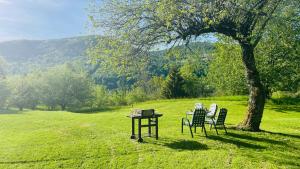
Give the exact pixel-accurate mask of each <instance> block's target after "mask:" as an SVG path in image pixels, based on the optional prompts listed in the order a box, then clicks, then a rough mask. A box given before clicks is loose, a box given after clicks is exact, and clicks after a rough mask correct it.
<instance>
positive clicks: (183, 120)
mask: <svg viewBox="0 0 300 169" xmlns="http://www.w3.org/2000/svg"><path fill="white" fill-rule="evenodd" d="M185 121H187V122H188V124H189V125H190V124H191V123H190V120H189V119H188V118H182V123H183V124H184V122H185Z"/></svg>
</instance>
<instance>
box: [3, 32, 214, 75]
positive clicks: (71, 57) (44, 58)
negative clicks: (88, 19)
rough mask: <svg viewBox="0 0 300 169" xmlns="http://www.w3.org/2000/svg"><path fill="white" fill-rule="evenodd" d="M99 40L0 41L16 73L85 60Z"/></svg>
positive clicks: (206, 47)
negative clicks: (88, 52)
mask: <svg viewBox="0 0 300 169" xmlns="http://www.w3.org/2000/svg"><path fill="white" fill-rule="evenodd" d="M96 39H97V37H96V36H81V37H72V38H64V39H53V40H17V41H8V42H0V57H2V58H3V59H4V60H5V61H6V62H7V64H8V65H9V71H8V72H10V73H16V74H19V73H26V72H28V70H32V69H46V68H48V67H51V66H55V65H60V64H64V63H69V62H74V61H80V63H86V61H87V57H86V55H87V54H86V50H87V49H88V48H89V47H91V46H93V45H94V44H95V43H96ZM190 47H191V48H192V49H194V50H197V51H201V53H202V54H203V53H208V52H210V51H211V50H212V49H213V45H212V44H211V43H207V42H197V43H191V44H190ZM179 48H183V47H182V46H181V47H179ZM164 52H165V50H163V51H158V52H153V54H154V55H156V59H158V60H159V56H161V55H163V53H164ZM157 57H158V58H157Z"/></svg>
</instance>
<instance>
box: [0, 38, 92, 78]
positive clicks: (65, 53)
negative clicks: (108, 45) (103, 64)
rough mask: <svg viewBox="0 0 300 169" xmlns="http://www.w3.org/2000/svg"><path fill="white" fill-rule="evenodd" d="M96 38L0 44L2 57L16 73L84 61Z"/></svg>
mask: <svg viewBox="0 0 300 169" xmlns="http://www.w3.org/2000/svg"><path fill="white" fill-rule="evenodd" d="M95 41H96V37H95V36H82V37H72V38H64V39H53V40H17V41H8V42H1V43H0V56H1V57H2V58H3V59H4V60H5V61H6V62H7V63H8V65H10V66H9V67H10V69H11V70H12V71H13V72H14V73H19V72H22V71H25V72H26V71H27V70H28V69H32V68H37V69H39V68H47V67H50V66H54V65H58V64H63V63H66V62H70V61H71V62H72V61H74V60H84V59H85V58H86V49H87V48H89V47H90V46H92V45H93V44H95Z"/></svg>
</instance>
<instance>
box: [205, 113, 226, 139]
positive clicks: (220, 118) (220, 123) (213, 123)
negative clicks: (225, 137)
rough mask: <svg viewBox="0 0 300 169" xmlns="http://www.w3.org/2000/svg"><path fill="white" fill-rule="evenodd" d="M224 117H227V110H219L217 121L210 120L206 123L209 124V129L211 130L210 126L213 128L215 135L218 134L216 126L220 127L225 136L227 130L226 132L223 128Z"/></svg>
mask: <svg viewBox="0 0 300 169" xmlns="http://www.w3.org/2000/svg"><path fill="white" fill-rule="evenodd" d="M226 116H227V109H225V108H222V109H220V112H219V115H218V118H217V120H214V119H210V120H209V121H208V123H209V124H210V129H211V128H212V126H214V128H215V129H216V132H217V134H219V133H218V130H217V126H222V127H223V128H224V130H225V133H226V134H227V130H226V127H225V119H226Z"/></svg>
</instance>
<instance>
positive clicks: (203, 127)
mask: <svg viewBox="0 0 300 169" xmlns="http://www.w3.org/2000/svg"><path fill="white" fill-rule="evenodd" d="M203 129H204V133H205V137H207V134H206V129H205V125H204V124H203V126H202V130H203Z"/></svg>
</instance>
